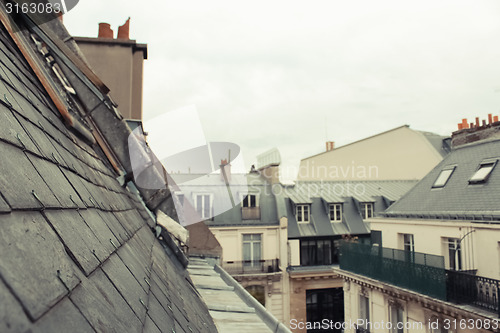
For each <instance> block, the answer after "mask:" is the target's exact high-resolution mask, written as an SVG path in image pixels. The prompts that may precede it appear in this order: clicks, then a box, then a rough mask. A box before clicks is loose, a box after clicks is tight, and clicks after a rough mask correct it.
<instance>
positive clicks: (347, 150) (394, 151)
mask: <svg viewBox="0 0 500 333" xmlns="http://www.w3.org/2000/svg"><path fill="white" fill-rule="evenodd" d="M449 146H450V144H449V138H445V137H442V136H439V135H437V134H434V133H429V132H422V131H415V130H412V129H410V127H409V126H407V125H405V126H401V127H398V128H395V129H392V130H390V131H387V132H383V133H380V134H377V135H374V136H371V137H369V138H366V139H363V140H360V141H356V142H353V143H350V144H347V145H345V146H342V147H338V148H335V147H334V143H333V142H331V141H330V142H327V144H326V148H327V150H326V151H325V152H323V153H321V154H317V155H314V156H310V157H307V158H304V159H302V160H301V162H300V166H299V173H298V175H297V179H298V180H315V181H327V180H335V181H339V180H360V181H362V180H418V179H421V178H422V177H423V176H425V175H426V174H427V172H429V171H430V170H431V169H432V168H434V167H435V166H436V165H437V164H438V163H439V162H440V161H441V160H442V159H443V157H444V156H446V154H447V153H448V152H449V149H450V147H449Z"/></svg>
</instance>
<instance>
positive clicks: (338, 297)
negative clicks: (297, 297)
mask: <svg viewBox="0 0 500 333" xmlns="http://www.w3.org/2000/svg"><path fill="white" fill-rule="evenodd" d="M325 319H326V320H328V322H330V320H331V321H333V322H334V323H342V322H343V321H344V291H343V288H331V289H313V290H306V320H307V322H310V323H311V324H313V325H315V326H313V327H312V329H310V330H307V332H308V333H312V332H321V333H323V332H339V333H340V332H341V329H340V328H339V329H335V328H334V329H333V330H329V331H325V330H324V329H322V328H321V325H318V324H320V323H321V322H322V321H323V320H325Z"/></svg>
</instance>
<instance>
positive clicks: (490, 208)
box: [383, 140, 500, 220]
mask: <svg viewBox="0 0 500 333" xmlns="http://www.w3.org/2000/svg"><path fill="white" fill-rule="evenodd" d="M487 159H494V160H495V159H500V140H487V141H479V142H476V143H472V144H467V145H463V146H458V147H457V148H455V149H453V150H452V152H451V153H450V154H449V155H448V156H447V157H446V158H445V159H444V160H443V161H442V162H441V163H439V164H438V165H437V166H436V167H435V168H434V169H433V170H432V171H431V172H429V174H428V175H427V176H425V177H424V178H423V179H422V180H421V181H420V182H419V183H418V184H417V185H415V187H414V188H413V189H412V190H411V191H409V192H408V193H407V194H406V195H405V196H403V197H402V198H401V199H400V200H399V201H397V202H396V203H395V204H394V205H392V206H391V207H390V208H389V209H388V210H387V211H386V212H385V213H384V214H383V215H385V216H403V217H405V216H406V217H413V218H441V219H470V220H500V206H499V202H500V168H499V166H498V165H496V167H495V168H494V169H493V171H492V172H491V174H490V177H489V179H488V180H487V182H485V183H483V184H469V179H470V178H471V176H472V175H473V174H474V173H475V171H476V170H477V169H478V167H479V165H480V163H481V162H482V161H483V160H487ZM450 166H455V170H454V172H453V174H452V175H451V177H450V178H449V180H448V182H447V183H446V185H445V186H444V187H442V188H432V186H433V184H434V182H435V181H436V179H437V177H438V176H439V174H440V173H441V171H442V170H443V169H445V168H447V167H450Z"/></svg>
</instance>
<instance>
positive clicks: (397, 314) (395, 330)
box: [389, 304, 405, 333]
mask: <svg viewBox="0 0 500 333" xmlns="http://www.w3.org/2000/svg"><path fill="white" fill-rule="evenodd" d="M389 321H390V322H391V323H392V329H391V330H390V332H391V333H404V325H405V320H404V310H403V307H402V306H401V305H399V304H391V305H390V306H389Z"/></svg>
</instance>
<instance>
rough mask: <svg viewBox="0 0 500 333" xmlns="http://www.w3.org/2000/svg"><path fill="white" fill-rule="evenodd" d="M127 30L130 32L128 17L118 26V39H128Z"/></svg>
mask: <svg viewBox="0 0 500 333" xmlns="http://www.w3.org/2000/svg"><path fill="white" fill-rule="evenodd" d="M129 32H130V17H129V18H128V20H127V21H126V22H125V23H124V24H123V25H122V26H120V27H118V36H117V37H116V38H118V39H126V40H129V39H130V38H129Z"/></svg>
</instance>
